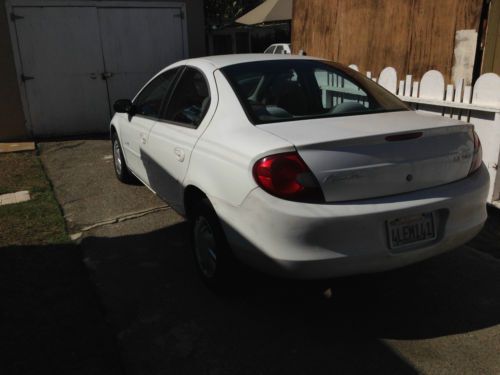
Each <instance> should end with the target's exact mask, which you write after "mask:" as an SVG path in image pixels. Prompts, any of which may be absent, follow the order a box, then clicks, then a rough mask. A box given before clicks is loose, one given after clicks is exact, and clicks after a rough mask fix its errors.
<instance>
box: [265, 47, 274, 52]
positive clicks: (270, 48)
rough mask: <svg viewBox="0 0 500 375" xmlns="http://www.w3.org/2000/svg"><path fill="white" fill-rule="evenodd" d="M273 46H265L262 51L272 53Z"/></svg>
mask: <svg viewBox="0 0 500 375" xmlns="http://www.w3.org/2000/svg"><path fill="white" fill-rule="evenodd" d="M275 48H276V47H275V46H270V47H267V48H266V50H265V51H264V53H273V52H274V49H275Z"/></svg>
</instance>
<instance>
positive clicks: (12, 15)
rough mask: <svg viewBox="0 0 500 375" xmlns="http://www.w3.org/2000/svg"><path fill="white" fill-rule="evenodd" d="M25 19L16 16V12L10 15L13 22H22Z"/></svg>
mask: <svg viewBox="0 0 500 375" xmlns="http://www.w3.org/2000/svg"><path fill="white" fill-rule="evenodd" d="M23 18H24V17H23V16H19V15H17V14H15V13H14V12H12V13H11V14H10V20H11V21H12V22H16V21H17V20H22V19H23Z"/></svg>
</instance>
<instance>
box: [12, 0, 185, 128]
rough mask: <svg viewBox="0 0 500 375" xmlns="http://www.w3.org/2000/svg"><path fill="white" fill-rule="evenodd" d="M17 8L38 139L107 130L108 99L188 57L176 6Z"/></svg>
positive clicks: (25, 82)
mask: <svg viewBox="0 0 500 375" xmlns="http://www.w3.org/2000/svg"><path fill="white" fill-rule="evenodd" d="M123 4H124V3H123V2H120V7H98V8H96V7H95V6H93V7H85V6H83V7H82V6H73V7H70V6H60V7H55V6H52V7H30V6H22V7H14V8H13V11H14V14H15V15H16V16H17V17H16V18H17V19H16V22H15V32H16V34H17V35H16V36H17V41H18V48H19V56H20V61H21V70H22V80H23V86H24V91H25V95H26V101H27V112H28V113H27V116H29V122H30V125H31V128H32V131H33V134H34V135H35V136H36V137H47V136H67V135H79V134H90V133H99V132H105V131H107V129H108V124H109V119H110V115H111V111H112V103H113V102H114V101H115V100H116V99H120V98H131V97H132V96H133V95H134V94H135V93H136V92H137V90H138V89H139V88H140V87H141V85H142V84H144V83H145V82H146V81H147V80H148V79H149V78H150V77H151V76H152V75H153V74H154V73H156V72H158V70H160V69H161V68H163V67H165V66H166V65H168V64H171V63H172V62H174V61H177V60H180V59H182V58H185V57H186V55H187V51H186V45H187V40H186V36H185V32H184V30H185V25H184V22H185V20H184V17H183V16H182V15H183V13H182V9H181V8H179V7H146V8H142V7H140V8H138V7H123ZM21 17H22V18H21Z"/></svg>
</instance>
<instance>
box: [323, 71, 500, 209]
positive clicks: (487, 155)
mask: <svg viewBox="0 0 500 375" xmlns="http://www.w3.org/2000/svg"><path fill="white" fill-rule="evenodd" d="M350 67H351V68H352V69H354V70H358V71H359V69H358V67H357V66H356V65H350ZM366 76H367V77H369V78H371V79H372V80H374V81H376V82H378V83H379V84H380V85H381V86H383V87H384V88H386V89H387V90H388V91H390V92H392V93H393V94H395V95H397V96H398V97H399V98H400V99H401V100H403V101H405V102H407V103H409V104H410V105H411V106H412V107H413V108H414V109H416V110H418V111H420V112H426V113H431V114H437V115H441V116H447V117H451V118H456V119H457V120H462V121H466V122H470V123H472V124H473V125H474V126H475V129H476V131H477V133H478V135H479V138H480V140H481V144H482V146H483V160H484V163H485V164H486V167H487V168H488V171H489V173H490V178H491V185H490V192H489V195H488V201H489V202H490V203H493V202H495V201H497V202H496V204H498V203H499V201H500V173H497V172H498V165H499V163H500V77H499V76H498V75H497V74H495V73H486V74H483V75H482V76H480V77H479V79H478V80H477V81H476V83H475V84H474V86H468V85H464V82H463V80H460V81H459V82H456V83H455V84H445V79H444V76H443V75H442V74H441V73H440V72H438V71H437V70H430V71H428V72H426V73H424V74H423V75H422V79H421V80H420V82H417V81H413V79H412V76H411V75H406V76H405V77H404V79H402V80H398V74H397V71H396V69H394V68H393V67H386V68H384V69H383V70H382V71H381V73H380V76H379V77H378V78H376V77H372V74H371V72H369V71H368V72H366ZM325 91H326V93H325V96H326V97H328V93H327V91H329V90H325Z"/></svg>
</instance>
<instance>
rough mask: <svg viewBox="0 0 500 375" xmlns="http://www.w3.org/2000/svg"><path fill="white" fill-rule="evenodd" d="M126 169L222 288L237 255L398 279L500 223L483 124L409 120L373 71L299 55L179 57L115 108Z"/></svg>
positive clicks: (411, 115) (260, 263) (255, 262)
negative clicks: (187, 236) (168, 210)
mask: <svg viewBox="0 0 500 375" xmlns="http://www.w3.org/2000/svg"><path fill="white" fill-rule="evenodd" d="M114 108H115V111H116V114H115V116H114V117H113V119H112V121H111V138H112V143H113V150H114V152H113V154H114V161H115V169H116V174H117V176H118V178H119V179H120V180H122V181H125V180H127V179H128V178H129V177H130V173H131V174H133V175H134V176H136V177H137V178H138V179H139V180H141V181H142V182H143V183H144V184H145V185H147V186H148V187H149V188H150V189H151V190H153V191H154V192H155V193H156V194H157V195H158V196H160V197H161V198H162V199H164V200H165V201H166V202H168V203H169V204H170V205H171V207H173V208H174V209H175V210H176V211H178V212H179V213H181V214H182V215H185V217H187V218H188V221H189V222H190V223H191V225H190V228H191V229H190V230H191V235H192V239H193V249H194V253H195V255H196V257H195V258H196V260H197V266H198V269H199V271H200V274H201V276H202V277H203V278H204V280H205V281H207V282H208V283H211V284H213V285H220V283H221V282H222V281H223V280H224V279H225V278H227V275H228V274H229V273H230V271H231V269H232V268H233V265H234V263H233V260H234V259H237V260H239V261H241V262H244V263H246V264H248V265H251V266H253V267H255V268H257V269H259V270H262V271H265V272H268V273H271V274H273V275H281V276H285V277H291V278H303V279H314V278H329V277H334V276H342V275H350V274H357V273H368V272H377V271H383V270H388V269H393V268H397V267H401V266H404V265H408V264H411V263H415V262H418V261H421V260H423V259H426V258H429V257H431V256H434V255H437V254H440V253H443V252H445V251H447V250H450V249H453V248H456V247H458V246H460V245H462V244H464V243H465V242H467V241H469V240H470V239H471V238H473V237H474V236H475V235H476V234H477V233H478V232H479V231H480V229H481V228H482V226H483V223H484V222H485V220H486V203H485V202H486V196H487V192H488V184H489V178H488V173H487V171H486V168H485V166H484V165H483V164H482V160H481V154H482V153H481V145H480V142H479V139H478V137H477V135H476V133H475V132H474V128H473V126H472V125H470V124H466V123H463V122H460V121H458V120H455V119H451V118H445V117H440V116H424V115H421V114H418V113H416V112H415V111H412V110H410V109H409V108H408V107H407V106H406V105H405V104H404V103H403V102H401V101H400V100H399V99H398V98H397V97H395V96H394V95H392V94H390V93H389V92H388V91H386V90H385V89H383V88H382V87H381V86H379V85H377V84H376V83H374V82H373V81H371V80H370V79H367V78H366V77H364V76H363V75H361V74H359V73H357V72H355V71H353V70H351V69H349V68H347V67H344V66H342V65H340V64H336V63H333V62H329V61H323V60H318V59H312V58H308V57H301V56H290V55H269V54H265V55H264V54H260V55H259V54H257V55H256V54H252V55H230V56H214V57H204V58H197V59H191V60H185V61H180V62H177V63H175V64H173V65H171V66H169V67H167V68H165V69H164V70H162V71H161V72H160V73H158V74H157V75H156V76H155V77H153V78H152V79H151V80H150V81H149V82H148V83H147V84H146V85H145V86H144V88H142V90H140V92H139V93H138V94H137V96H136V97H135V98H134V99H133V100H132V101H130V100H119V101H117V102H116V103H115V107H114Z"/></svg>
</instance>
